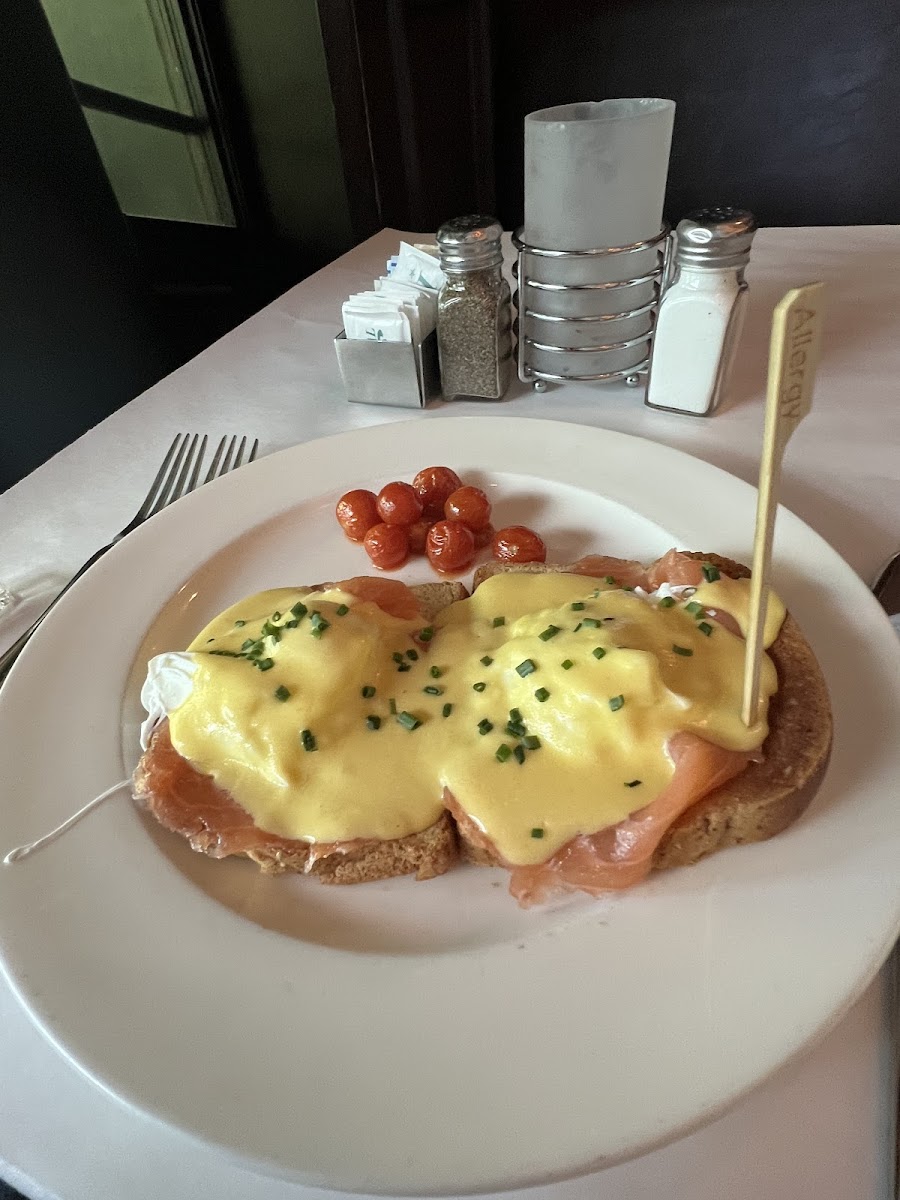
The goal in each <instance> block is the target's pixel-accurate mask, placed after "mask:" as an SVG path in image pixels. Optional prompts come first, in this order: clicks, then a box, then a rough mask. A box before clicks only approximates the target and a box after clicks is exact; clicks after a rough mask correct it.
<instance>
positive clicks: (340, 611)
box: [334, 604, 350, 617]
mask: <svg viewBox="0 0 900 1200" xmlns="http://www.w3.org/2000/svg"><path fill="white" fill-rule="evenodd" d="M334 611H335V612H336V613H337V615H338V616H339V617H346V615H347V613H348V612H349V611H350V608H349V606H348V605H346V604H339V605H338V606H337V608H336V609H335V610H334Z"/></svg>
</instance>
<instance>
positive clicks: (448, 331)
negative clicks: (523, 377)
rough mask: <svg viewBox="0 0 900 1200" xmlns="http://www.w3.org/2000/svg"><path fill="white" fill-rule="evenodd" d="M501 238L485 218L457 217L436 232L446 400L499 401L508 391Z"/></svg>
mask: <svg viewBox="0 0 900 1200" xmlns="http://www.w3.org/2000/svg"><path fill="white" fill-rule="evenodd" d="M502 233H503V229H502V226H501V225H500V224H499V223H498V222H497V221H495V220H494V218H493V217H485V216H467V217H457V218H455V219H454V220H452V221H447V222H446V224H444V225H442V226H441V228H440V229H439V230H438V232H437V244H438V250H439V251H440V257H441V267H442V269H443V271H444V274H445V276H446V282H445V283H444V285H443V287H442V288H441V290H440V292H439V294H438V314H437V337H438V356H439V358H440V365H441V386H442V390H443V393H444V397H445V399H447V400H461V399H468V398H472V399H476V400H499V399H500V398H501V396H503V394H504V392H505V391H506V389H507V388H508V387H509V381H510V376H511V374H512V332H511V328H512V316H511V312H510V291H509V284H508V283H507V282H506V280H505V279H504V278H503V272H502V267H503V251H502V248H501V244H500V237H501V235H502Z"/></svg>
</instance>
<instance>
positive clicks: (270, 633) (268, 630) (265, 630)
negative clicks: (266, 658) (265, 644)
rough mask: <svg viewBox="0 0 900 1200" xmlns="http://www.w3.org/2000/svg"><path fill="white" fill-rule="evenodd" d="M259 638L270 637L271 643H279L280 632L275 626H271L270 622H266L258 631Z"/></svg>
mask: <svg viewBox="0 0 900 1200" xmlns="http://www.w3.org/2000/svg"><path fill="white" fill-rule="evenodd" d="M260 637H264V638H266V637H270V638H271V639H272V641H273V642H280V641H281V630H280V629H279V628H278V626H277V625H273V624H272V622H271V621H266V622H265V623H264V625H263V627H262V629H261V630H260Z"/></svg>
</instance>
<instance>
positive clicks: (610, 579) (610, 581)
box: [603, 575, 616, 583]
mask: <svg viewBox="0 0 900 1200" xmlns="http://www.w3.org/2000/svg"><path fill="white" fill-rule="evenodd" d="M603 582H604V583H615V582H616V581H615V579H614V578H613V577H612V575H607V576H606V579H604V581H603Z"/></svg>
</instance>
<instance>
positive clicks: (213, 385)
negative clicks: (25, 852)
mask: <svg viewBox="0 0 900 1200" xmlns="http://www.w3.org/2000/svg"><path fill="white" fill-rule="evenodd" d="M406 236H407V239H408V240H412V235H406ZM400 237H401V235H400V234H399V233H398V232H397V231H393V230H384V231H382V232H381V233H380V234H378V235H376V236H375V237H374V238H371V239H369V240H368V241H367V242H365V243H363V244H362V245H361V246H358V247H357V248H356V249H355V250H353V251H351V252H350V253H349V254H347V255H345V256H344V257H342V258H341V259H339V260H337V262H335V263H333V264H332V265H331V266H329V267H327V268H326V269H325V270H323V271H320V272H319V273H318V274H316V275H314V276H312V277H311V278H310V279H307V280H305V281H304V282H303V283H301V284H299V285H298V286H297V287H294V288H292V289H291V290H290V291H289V292H287V293H286V294H285V295H284V296H282V297H280V298H279V299H278V300H276V301H275V302H274V303H272V304H271V305H269V306H268V307H267V308H265V309H263V310H262V311H261V312H260V313H258V314H257V315H256V316H254V317H252V318H251V319H250V320H249V321H247V322H245V324H243V325H241V326H240V327H239V328H238V329H236V330H234V331H233V332H232V333H230V334H228V335H227V336H226V337H225V338H223V339H222V340H221V341H219V342H217V343H215V344H214V345H213V346H211V347H209V348H208V349H207V350H206V351H204V352H203V353H202V354H201V355H199V356H198V357H197V358H196V359H194V360H192V361H191V362H189V363H187V364H186V365H185V366H184V367H182V368H181V369H180V370H178V371H176V372H175V373H174V374H173V375H171V376H169V377H168V378H166V379H164V380H162V381H161V382H160V383H159V384H157V385H156V386H155V387H153V388H151V389H150V390H149V391H148V392H146V393H144V394H143V395H142V396H139V397H138V398H137V399H135V400H134V401H132V402H131V403H130V404H128V405H126V406H125V407H124V408H123V409H121V410H120V411H119V412H117V413H115V414H113V416H111V417H109V418H108V419H107V420H106V421H104V422H102V424H100V425H98V426H97V427H96V428H95V429H93V430H91V431H90V432H89V433H87V434H85V435H84V436H83V437H82V438H80V439H79V440H78V441H77V442H75V443H74V444H73V445H72V446H70V447H68V448H67V449H65V450H64V451H62V452H61V453H60V454H58V455H57V456H56V457H55V458H53V459H51V460H50V461H49V462H48V463H46V464H44V465H43V466H42V467H40V468H39V469H38V470H37V471H35V472H34V473H33V474H32V475H30V476H29V477H28V478H26V479H24V480H22V482H21V483H19V484H17V485H16V486H15V487H13V488H12V489H10V490H9V491H8V492H7V493H5V494H4V495H3V496H0V578H3V580H4V582H6V583H8V584H9V585H10V586H12V588H13V589H14V590H20V591H22V592H23V593H24V594H25V595H26V597H28V599H27V602H26V603H24V604H23V605H21V607H20V609H19V612H18V614H17V615H15V616H14V618H13V619H8V620H6V621H4V622H2V623H0V646H3V645H6V644H8V643H9V642H10V641H12V639H13V637H14V636H15V635H16V633H17V632H18V631H19V629H20V628H21V627H22V626H23V625H24V623H25V622H26V620H27V619H28V618H29V617H30V615H32V614H33V612H34V611H35V610H36V609H37V608H38V605H39V602H40V593H41V592H42V591H46V589H47V588H48V587H51V586H52V585H53V582H54V581H55V580H64V579H65V578H67V577H68V575H70V574H71V573H72V572H73V571H74V570H75V569H76V568H77V567H78V566H79V565H80V564H81V563H82V561H84V560H85V559H86V558H87V557H88V556H89V555H90V554H91V553H92V552H93V551H94V550H95V549H96V548H97V546H98V545H101V544H103V543H104V542H106V541H108V540H109V537H110V536H111V535H112V534H114V533H115V532H117V530H118V529H119V528H120V527H121V526H122V524H123V523H124V522H125V520H127V519H128V517H130V515H131V513H132V512H133V511H134V509H136V508H137V506H138V504H139V503H140V501H141V500H142V498H143V495H144V491H145V489H146V487H147V485H148V482H149V480H150V479H151V478H152V475H153V473H154V472H155V470H156V466H157V464H158V462H159V460H160V458H161V456H162V453H163V451H164V449H165V446H166V445H167V444H168V442H169V441H170V440H171V437H172V436H173V434H174V433H175V432H177V431H178V430H180V429H198V430H201V431H206V432H208V433H209V434H210V435H213V436H216V437H217V436H219V435H220V434H223V433H231V432H238V433H243V432H246V433H249V434H251V435H258V436H259V437H260V440H261V453H262V454H266V453H271V452H272V451H274V450H278V449H281V448H283V447H286V446H289V445H293V444H295V443H297V442H299V441H306V440H310V439H312V438H317V437H323V436H325V435H327V434H331V433H336V432H340V431H342V430H345V429H352V428H360V427H364V426H368V425H374V424H377V423H382V422H390V421H402V420H409V419H410V418H411V417H414V416H416V414H414V413H411V412H410V411H409V410H403V409H389V408H381V407H368V406H361V405H348V404H347V403H346V401H345V398H344V395H343V391H342V388H341V383H340V378H339V375H338V371H337V365H336V360H335V354H334V348H333V346H332V344H331V339H332V337H333V335H334V334H335V333H336V332H337V330H338V328H339V324H340V302H341V300H342V299H343V298H344V297H345V296H347V295H348V294H349V293H350V292H353V291H358V290H361V289H362V288H364V287H365V286H369V283H370V281H371V279H372V277H373V275H377V274H380V273H381V271H382V270H383V264H384V261H385V259H386V258H387V257H388V255H389V254H390V253H392V252H393V251H394V250H395V249H396V247H397V245H398V242H399V239H400ZM416 240H422V238H421V235H416ZM898 255H900V226H890V227H884V226H879V227H857V228H832V229H765V230H762V231H760V233H759V234H758V235H757V239H756V241H755V243H754V248H753V258H752V262H751V267H750V269H749V271H748V279H749V281H750V285H751V290H750V306H749V313H748V318H747V323H746V326H745V332H744V337H743V340H742V343H741V346H740V349H739V352H738V358H737V363H736V366H735V374H734V378H733V381H732V386H731V388H730V394H729V398H728V402H727V404H726V406H725V408H724V409H723V410H722V411H720V413H719V414H718V415H717V416H716V417H715V418H714V419H712V420H706V421H704V420H698V419H697V418H692V417H686V416H680V415H677V414H667V413H662V412H655V411H652V410H649V409H647V408H645V407H644V406H643V405H642V404H641V403H640V396H639V394H636V393H635V392H633V391H631V390H629V389H628V388H626V387H625V386H624V385H619V384H617V385H612V386H609V385H607V386H606V387H598V386H596V385H594V386H591V385H582V384H569V385H567V386H565V387H561V388H551V389H550V390H548V391H547V392H546V393H544V394H542V395H541V394H534V393H532V392H531V391H530V390H528V389H525V388H523V387H522V386H521V385H519V384H515V385H514V386H513V388H512V390H511V392H510V395H509V397H508V398H507V399H506V400H505V401H504V402H502V403H500V404H489V403H485V404H477V403H458V404H437V405H434V406H432V407H430V408H429V409H428V410H426V411H425V412H423V413H422V414H420V419H423V420H444V419H452V418H453V417H455V416H458V415H462V414H472V413H477V412H485V411H488V412H490V413H491V414H493V415H505V414H508V415H514V416H553V417H558V418H559V419H560V420H566V421H576V422H582V423H585V424H590V425H598V426H604V427H606V428H610V429H616V430H621V431H623V432H626V433H634V434H639V435H642V436H645V437H649V438H652V439H654V440H656V441H660V442H664V443H666V444H668V445H671V446H674V447H677V448H679V449H682V450H685V451H687V452H689V453H691V454H694V455H696V456H698V457H699V458H702V459H705V460H706V461H708V462H711V463H714V464H715V465H717V466H720V467H723V468H724V469H725V470H728V471H730V472H732V473H733V474H735V475H737V476H739V477H741V478H743V479H745V480H748V481H750V482H755V478H756V472H757V464H758V455H759V449H760V444H761V435H762V402H763V394H764V381H765V363H766V356H767V339H768V321H769V314H770V312H771V309H772V306H773V304H774V303H775V302H776V301H777V300H778V299H779V298H780V296H781V295H782V294H783V293H784V291H786V290H787V288H788V287H790V286H794V285H796V284H798V283H802V282H806V281H807V280H810V279H823V280H825V281H826V282H827V283H828V284H829V317H828V322H827V329H826V338H825V346H824V352H823V357H822V363H821V368H820V372H819V384H818V388H817V391H816V398H815V407H814V410H813V413H812V414H811V415H810V416H809V417H808V418H807V420H806V421H805V422H804V423H803V425H802V426H801V427H800V429H799V430H798V431H797V433H796V434H795V435H794V438H793V439H792V442H791V448H790V451H789V453H788V456H787V461H786V464H785V476H784V485H783V500H784V503H785V504H786V505H787V506H788V507H790V508H792V509H793V510H794V511H795V512H796V513H797V514H798V515H799V516H800V517H801V518H803V519H804V520H805V521H807V522H808V523H809V524H810V525H812V526H813V528H815V529H816V530H818V531H819V532H820V533H821V534H822V535H823V536H824V537H826V538H827V539H828V540H829V541H830V542H831V544H832V545H833V546H834V547H835V548H836V549H837V550H838V551H839V553H840V554H841V555H843V557H844V558H845V559H846V560H847V561H848V562H849V563H850V565H851V566H852V567H853V568H854V569H855V570H856V571H858V572H859V574H860V575H862V576H863V578H865V579H866V580H871V579H873V578H874V576H875V573H876V571H877V570H878V568H879V567H880V566H881V565H882V564H883V562H884V561H885V560H886V559H887V558H888V556H889V555H890V554H891V553H892V552H893V551H894V550H896V549H897V546H898V544H900V456H898V453H897V447H898V446H900V403H898V402H897V397H896V391H897V385H896V382H895V381H896V380H897V379H900V339H898V338H897V336H896V333H897V320H898V290H897V287H896V284H895V279H894V268H893V263H894V262H896V260H897V256H898ZM895 976H896V968H895V965H894V963H893V962H891V963H889V964H888V965H887V966H886V968H885V969H884V970H883V971H882V972H881V974H880V975H879V976H878V978H877V979H876V980H875V981H874V982H873V983H872V985H871V986H870V988H869V989H868V990H867V991H866V993H865V994H864V995H863V996H862V997H861V998H860V1000H859V1001H858V1002H857V1004H856V1005H855V1006H854V1008H853V1009H852V1010H851V1012H850V1013H849V1014H847V1015H846V1016H845V1017H844V1019H843V1020H842V1021H841V1022H840V1024H839V1025H838V1026H837V1027H836V1028H835V1029H833V1030H832V1031H831V1032H830V1033H829V1034H828V1036H827V1037H826V1038H825V1039H824V1040H823V1041H822V1042H820V1043H819V1045H818V1046H816V1047H814V1048H813V1049H811V1050H810V1051H809V1052H808V1053H807V1054H806V1055H804V1056H803V1057H802V1058H800V1059H799V1060H797V1061H795V1062H793V1063H790V1064H788V1065H787V1066H785V1067H784V1068H782V1070H781V1071H779V1072H778V1073H777V1074H776V1075H775V1076H773V1077H772V1078H771V1079H769V1080H768V1081H767V1082H765V1083H764V1084H763V1085H761V1086H760V1087H759V1088H758V1089H756V1090H755V1091H754V1092H753V1093H752V1094H751V1095H749V1096H747V1097H745V1098H744V1100H743V1101H742V1102H741V1103H740V1104H739V1105H738V1106H737V1107H736V1108H734V1109H733V1110H732V1111H731V1112H730V1113H728V1114H726V1115H725V1116H724V1117H722V1118H720V1119H719V1120H718V1121H716V1122H715V1123H714V1124H712V1125H710V1126H707V1127H706V1128H705V1129H703V1130H700V1131H699V1132H697V1133H695V1134H693V1135H691V1136H689V1137H687V1138H684V1139H682V1140H681V1141H679V1142H677V1143H675V1144H673V1145H671V1146H669V1147H666V1148H664V1149H662V1150H658V1151H656V1152H654V1153H652V1154H649V1155H646V1156H645V1157H643V1158H641V1159H639V1160H636V1161H635V1162H632V1163H628V1164H624V1165H621V1166H618V1167H614V1168H610V1169H609V1170H607V1171H605V1172H603V1173H602V1174H600V1175H595V1176H592V1177H591V1178H589V1179H583V1180H576V1181H572V1182H570V1183H566V1184H561V1185H558V1186H555V1187H546V1188H539V1189H536V1190H534V1191H532V1192H529V1193H520V1195H521V1196H522V1197H525V1196H526V1195H527V1196H529V1197H530V1198H531V1200H588V1197H590V1198H592V1200H638V1197H640V1198H646V1197H656V1196H658V1197H666V1200H689V1198H690V1200H713V1198H714V1197H720V1196H723V1195H727V1196H729V1198H730V1200H751V1197H752V1198H753V1200H757V1198H758V1197H760V1196H764V1197H766V1198H767V1200H788V1198H790V1200H804V1198H806V1197H809V1198H813V1197H815V1198H816V1200H845V1198H846V1197H851V1196H852V1197H854V1198H857V1200H887V1198H888V1197H889V1196H891V1195H892V1176H893V1150H892V1146H893V1142H894V1137H895V1097H896V1084H897V1054H898V1045H897V1039H896V1035H895V1029H894V1025H895V1017H896V1013H897V996H896V978H895ZM0 1064H2V1089H0V1175H2V1177H3V1178H5V1179H6V1180H8V1181H9V1182H10V1183H12V1184H14V1185H15V1186H16V1187H18V1188H19V1189H20V1190H22V1191H23V1192H25V1193H26V1195H28V1196H32V1197H50V1196H58V1197H60V1198H61V1200H120V1198H121V1197H124V1196H127V1197H129V1200H144V1198H146V1200H150V1198H151V1197H152V1198H154V1200H155V1198H156V1197H158V1196H166V1197H167V1198H168V1200H189V1198H190V1200H203V1198H205V1197H209V1198H212V1197H216V1198H217V1200H230V1198H232V1197H234V1198H237V1197H241V1198H242V1200H243V1198H250V1200H324V1197H326V1196H327V1195H329V1193H325V1192H320V1191H318V1190H314V1189H304V1188H300V1187H297V1186H294V1185H291V1184H289V1183H285V1182H283V1181H278V1180H272V1179H268V1178H264V1177H262V1176H257V1175H255V1174H252V1173H250V1172H248V1171H246V1170H244V1169H243V1168H241V1167H238V1166H235V1165H232V1164H230V1163H228V1162H227V1161H225V1160H224V1159H223V1158H222V1157H221V1156H218V1155H214V1154H213V1153H212V1152H211V1151H208V1150H206V1149H204V1148H201V1147H198V1146H196V1145H195V1144H194V1143H192V1142H189V1141H188V1140H187V1139H185V1138H183V1137H181V1136H180V1135H178V1134H175V1133H173V1132H171V1131H169V1130H167V1129H165V1128H163V1127H161V1126H159V1125H157V1124H156V1123H154V1122H152V1121H150V1120H148V1119H146V1118H143V1117H140V1116H137V1115H135V1114H133V1113H131V1112H129V1111H127V1110H126V1109H125V1108H124V1107H121V1106H120V1105H119V1104H118V1103H116V1102H115V1101H113V1100H111V1099H110V1098H109V1097H107V1096H106V1095H105V1094H103V1093H102V1092H100V1091H99V1090H98V1089H95V1088H94V1087H93V1086H92V1085H90V1084H88V1083H87V1082H86V1081H85V1080H84V1079H83V1078H82V1077H81V1076H80V1075H79V1074H78V1073H77V1072H76V1071H75V1070H73V1068H72V1067H71V1066H69V1065H68V1064H67V1063H66V1062H65V1061H64V1060H63V1059H62V1058H61V1057H59V1056H58V1055H57V1054H56V1053H55V1052H54V1051H53V1050H52V1048H51V1047H50V1046H49V1045H48V1044H47V1043H46V1042H45V1041H44V1040H43V1038H42V1037H41V1036H40V1035H39V1034H38V1033H37V1032H36V1030H34V1029H33V1027H32V1026H31V1025H30V1022H29V1021H28V1019H27V1018H26V1016H25V1015H24V1013H23V1012H22V1011H20V1009H19V1007H18V1005H17V1003H16V1002H15V1000H14V999H13V997H12V995H11V994H10V993H9V992H8V990H7V989H6V988H5V987H3V986H2V985H0ZM507 1195H510V1196H511V1195H512V1193H508V1194H507Z"/></svg>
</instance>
